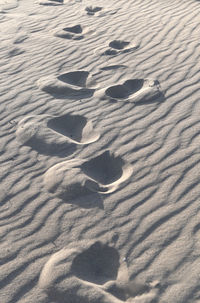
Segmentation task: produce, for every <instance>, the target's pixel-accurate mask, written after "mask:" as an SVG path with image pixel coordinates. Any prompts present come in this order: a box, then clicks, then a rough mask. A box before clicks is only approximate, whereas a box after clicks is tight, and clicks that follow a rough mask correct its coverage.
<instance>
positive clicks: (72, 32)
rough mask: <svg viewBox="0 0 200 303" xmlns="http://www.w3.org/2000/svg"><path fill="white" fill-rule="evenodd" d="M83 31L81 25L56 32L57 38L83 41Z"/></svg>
mask: <svg viewBox="0 0 200 303" xmlns="http://www.w3.org/2000/svg"><path fill="white" fill-rule="evenodd" d="M82 32H83V29H82V27H81V25H80V24H78V25H74V26H71V27H65V28H63V29H62V30H60V31H58V32H56V33H55V34H54V35H55V36H56V37H60V38H65V39H69V40H82V39H83V38H84V36H83V34H82Z"/></svg>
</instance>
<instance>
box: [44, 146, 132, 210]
mask: <svg viewBox="0 0 200 303" xmlns="http://www.w3.org/2000/svg"><path fill="white" fill-rule="evenodd" d="M131 174H132V166H130V165H129V164H127V163H125V161H124V160H122V159H121V158H120V157H118V156H116V155H114V154H113V153H111V152H110V151H105V152H104V153H102V154H100V155H99V156H97V157H94V158H91V159H89V160H85V159H75V160H71V161H64V162H61V163H59V164H56V165H54V166H53V167H51V168H50V169H49V170H48V171H47V172H46V173H45V176H44V185H45V187H46V188H47V190H48V191H49V192H51V193H53V194H55V196H58V197H60V198H61V199H63V200H65V201H66V202H70V203H72V200H75V199H81V198H82V199H83V200H82V201H81V204H82V207H85V205H84V203H85V200H87V199H85V198H86V197H87V196H89V195H91V194H98V195H99V193H100V194H109V193H112V192H114V191H115V190H117V189H118V188H119V187H120V186H122V184H124V183H125V181H126V180H127V179H128V178H129V177H130V176H131ZM55 176H56V178H55ZM73 203H75V202H74V201H73ZM86 207H87V205H86ZM90 207H96V205H93V206H90Z"/></svg>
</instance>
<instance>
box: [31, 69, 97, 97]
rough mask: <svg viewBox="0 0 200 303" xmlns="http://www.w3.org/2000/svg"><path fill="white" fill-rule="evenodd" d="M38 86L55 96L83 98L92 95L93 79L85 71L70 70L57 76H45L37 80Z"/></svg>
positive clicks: (93, 90)
mask: <svg viewBox="0 0 200 303" xmlns="http://www.w3.org/2000/svg"><path fill="white" fill-rule="evenodd" d="M37 85H38V87H39V88H40V89H41V90H43V91H45V92H47V93H49V94H51V95H53V96H54V97H56V98H66V99H75V100H76V99H84V98H90V97H92V96H93V94H94V92H95V89H93V88H89V87H92V86H93V79H92V77H91V76H90V73H89V72H87V71H82V70H78V71H72V72H68V73H64V74H61V75H60V76H58V77H45V78H42V79H40V80H39V81H38V82H37Z"/></svg>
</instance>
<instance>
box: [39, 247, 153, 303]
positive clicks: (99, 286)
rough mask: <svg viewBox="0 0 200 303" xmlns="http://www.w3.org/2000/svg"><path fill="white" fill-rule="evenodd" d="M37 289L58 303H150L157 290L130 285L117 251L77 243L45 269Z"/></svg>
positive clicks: (142, 284)
mask: <svg viewBox="0 0 200 303" xmlns="http://www.w3.org/2000/svg"><path fill="white" fill-rule="evenodd" d="M38 285H39V287H40V289H42V290H43V291H44V292H45V293H46V294H47V296H48V299H49V300H50V301H55V302H57V303H63V302H68V301H69V302H73V303H80V302H83V303H96V302H102V303H122V302H125V301H126V300H129V299H131V298H135V299H136V301H134V302H145V303H147V302H152V299H153V298H155V295H156V291H157V290H156V289H155V287H153V286H151V284H147V283H138V282H134V281H131V282H130V281H129V274H128V268H127V265H126V263H125V262H121V260H120V256H119V253H118V251H117V250H116V249H115V248H114V247H112V246H110V245H108V244H106V243H103V242H101V241H87V242H83V241H82V242H79V246H78V247H77V245H76V246H71V247H68V248H64V249H62V250H60V251H58V252H57V253H55V254H54V255H52V256H51V257H50V259H49V260H48V261H47V263H46V264H45V265H44V267H43V269H42V271H41V274H40V278H39V282H38ZM139 299H142V300H139Z"/></svg>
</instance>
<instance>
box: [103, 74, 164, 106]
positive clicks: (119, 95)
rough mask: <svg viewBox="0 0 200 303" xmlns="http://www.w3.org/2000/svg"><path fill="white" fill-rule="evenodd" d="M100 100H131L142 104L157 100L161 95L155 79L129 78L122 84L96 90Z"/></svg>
mask: <svg viewBox="0 0 200 303" xmlns="http://www.w3.org/2000/svg"><path fill="white" fill-rule="evenodd" d="M97 95H98V96H99V98H100V99H101V100H110V101H121V102H133V103H136V104H143V103H146V102H148V101H149V102H152V101H155V100H157V99H156V98H158V97H159V96H160V95H161V92H160V86H159V83H158V81H157V80H152V79H129V80H126V81H125V82H124V83H122V84H117V85H113V86H109V87H108V88H106V89H101V90H99V91H98V92H97Z"/></svg>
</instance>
